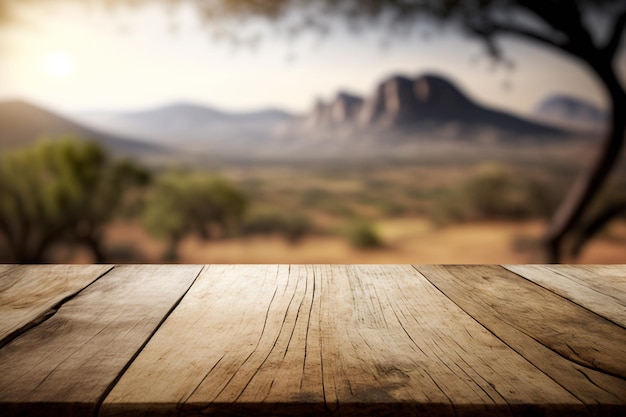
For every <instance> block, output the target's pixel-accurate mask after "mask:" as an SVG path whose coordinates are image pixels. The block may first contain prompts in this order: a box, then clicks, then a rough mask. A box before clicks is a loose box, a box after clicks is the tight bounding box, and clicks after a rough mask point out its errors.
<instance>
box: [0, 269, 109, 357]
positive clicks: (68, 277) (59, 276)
mask: <svg viewBox="0 0 626 417" xmlns="http://www.w3.org/2000/svg"><path fill="white" fill-rule="evenodd" d="M111 268H112V266H110V265H23V266H17V267H14V268H10V267H9V268H7V269H6V270H5V271H4V273H2V271H0V273H1V275H0V346H3V345H4V344H5V343H6V341H8V340H11V339H12V338H13V337H14V336H16V335H17V334H19V333H20V332H21V331H23V330H24V329H26V328H28V327H30V326H32V325H34V324H36V323H38V322H40V321H41V320H42V319H43V318H45V316H46V315H48V314H51V313H53V311H54V309H55V308H56V307H57V305H58V304H59V303H61V302H62V301H63V300H65V299H66V298H68V297H71V296H73V295H74V294H76V293H78V292H79V291H80V290H82V289H83V288H85V287H86V286H88V285H89V284H91V283H92V282H93V281H95V280H96V279H98V277H100V276H101V275H102V274H104V273H106V272H107V271H109V270H110V269H111Z"/></svg>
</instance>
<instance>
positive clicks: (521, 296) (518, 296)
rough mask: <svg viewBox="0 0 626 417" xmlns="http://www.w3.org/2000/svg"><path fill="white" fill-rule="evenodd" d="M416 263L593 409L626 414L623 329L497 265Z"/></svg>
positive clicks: (493, 331)
mask: <svg viewBox="0 0 626 417" xmlns="http://www.w3.org/2000/svg"><path fill="white" fill-rule="evenodd" d="M416 268H417V269H418V270H419V271H420V272H421V273H422V274H423V275H424V276H425V277H426V278H427V279H428V280H429V281H430V282H432V283H433V284H434V285H435V286H436V287H437V288H438V289H439V290H441V291H442V292H443V293H444V294H446V295H447V296H448V297H449V298H450V299H451V300H452V301H454V302H455V303H456V304H458V305H459V306H460V307H461V308H462V309H463V310H465V311H466V312H467V313H468V314H469V315H471V316H472V317H473V318H474V319H476V320H478V321H479V322H480V323H481V324H482V325H483V326H485V327H486V328H487V329H489V330H490V331H491V332H492V333H494V334H495V335H497V336H498V338H500V339H501V340H502V341H504V342H505V343H506V344H507V345H508V346H510V347H511V348H512V349H514V350H515V351H516V352H518V353H519V354H520V355H522V356H524V357H525V358H526V359H528V360H529V361H530V362H531V363H532V364H534V365H535V366H536V367H537V368H539V369H541V370H542V371H543V372H545V373H546V374H547V375H549V376H550V377H551V378H552V379H553V380H555V381H556V382H558V383H559V384H560V385H562V386H563V387H565V388H566V389H567V390H568V391H569V392H571V393H572V394H573V395H575V396H576V397H577V398H579V399H580V400H581V401H583V402H584V403H585V404H587V406H588V408H589V409H590V411H591V412H593V414H606V415H624V414H625V413H626V380H625V378H626V331H625V330H624V329H622V328H621V327H619V326H617V325H616V324H614V323H612V322H610V321H608V320H605V319H603V318H602V317H600V316H598V315H596V314H594V313H592V312H590V311H589V310H587V309H585V308H582V307H580V306H578V305H576V304H574V303H571V302H569V301H568V300H566V299H564V298H562V297H560V296H558V295H556V294H554V293H552V292H550V291H548V290H546V289H544V288H542V287H540V286H538V285H536V284H534V283H532V282H530V281H527V280H525V279H524V278H521V277H520V276H518V275H516V274H513V273H511V272H509V271H507V270H505V269H504V268H500V267H498V266H467V267H464V266H423V265H420V266H416ZM607 372H608V373H611V374H613V375H614V376H612V375H608V374H607Z"/></svg>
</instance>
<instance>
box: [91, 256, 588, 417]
mask: <svg viewBox="0 0 626 417" xmlns="http://www.w3.org/2000/svg"><path fill="white" fill-rule="evenodd" d="M539 412H541V414H543V415H557V414H561V413H564V414H566V415H570V416H572V415H586V414H587V410H586V408H585V407H584V406H583V405H582V403H581V402H580V401H578V400H577V399H576V398H574V397H573V396H572V395H571V394H569V393H568V392H567V391H566V390H564V389H563V388H562V387H561V386H559V385H558V384H556V383H555V382H554V381H552V380H551V379H550V378H548V377H547V376H546V375H545V374H544V373H543V372H541V371H540V370H538V369H537V368H536V367H535V366H533V365H532V364H531V363H529V362H528V361H526V360H525V359H524V358H522V357H521V356H520V355H518V354H517V353H515V352H514V351H512V350H511V349H510V348H509V347H508V346H507V345H505V344H504V343H502V342H501V341H500V340H498V338H496V337H494V336H493V335H492V334H491V333H490V332H489V331H487V330H486V329H485V328H484V327H483V326H482V325H480V324H479V323H477V322H476V321H475V320H473V319H472V318H471V317H469V316H468V315H467V314H466V313H464V312H463V311H462V310H461V309H460V308H458V307H457V306H456V305H455V304H454V303H453V302H451V301H450V300H449V299H448V298H447V297H446V296H444V295H443V294H442V293H441V292H439V291H438V290H437V289H436V288H435V287H434V286H433V285H432V284H431V283H429V282H428V281H427V280H426V279H425V278H424V277H423V276H421V275H420V274H419V273H417V272H416V271H415V269H413V268H412V267H410V266H340V265H338V266H286V265H282V266H211V267H210V268H208V269H205V271H203V273H202V274H201V275H200V277H199V278H198V279H197V280H196V282H195V284H194V286H193V287H192V288H191V289H190V291H189V292H188V293H187V295H186V296H185V298H184V299H183V300H182V301H181V303H180V305H179V306H178V307H177V308H176V310H175V311H174V312H173V313H172V314H171V315H170V316H169V317H168V319H167V320H166V322H165V323H164V324H163V325H162V326H161V327H160V328H159V331H158V332H157V333H156V334H155V335H154V337H153V338H152V339H151V340H150V342H149V343H148V344H147V345H146V347H145V348H144V349H143V350H142V352H141V353H140V354H139V356H138V357H137V358H136V360H135V361H133V363H132V365H131V366H130V367H129V369H128V370H127V371H126V372H125V373H124V375H123V376H122V378H121V379H120V381H119V382H118V383H117V384H116V385H115V387H114V388H113V390H112V391H111V393H110V394H109V395H108V396H107V398H106V399H105V401H104V403H103V404H102V407H101V409H100V411H99V416H101V417H103V416H131V415H132V416H139V415H198V416H199V415H337V414H341V415H345V416H351V415H392V414H394V413H395V415H417V414H419V415H429V416H440V415H446V416H454V415H456V416H463V415H476V414H477V413H481V415H512V414H513V415H518V414H523V413H526V414H527V415H529V414H528V413H539ZM179 413H180V414H179Z"/></svg>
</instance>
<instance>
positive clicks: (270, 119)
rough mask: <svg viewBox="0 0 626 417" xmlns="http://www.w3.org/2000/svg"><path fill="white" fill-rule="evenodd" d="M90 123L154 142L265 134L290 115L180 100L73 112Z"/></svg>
mask: <svg viewBox="0 0 626 417" xmlns="http://www.w3.org/2000/svg"><path fill="white" fill-rule="evenodd" d="M74 117H75V119H76V120H80V121H81V122H82V123H85V124H87V125H89V126H91V127H96V128H102V129H107V130H108V131H111V132H116V133H119V134H127V135H133V136H136V137H142V138H144V139H146V140H149V141H151V142H154V143H162V144H169V143H171V141H175V143H176V144H177V145H185V144H200V145H201V144H203V143H211V142H214V141H222V140H224V139H232V140H241V139H254V138H259V137H261V138H266V137H268V136H271V133H272V131H273V129H275V128H276V126H278V125H280V124H281V123H283V122H286V121H288V120H291V118H292V117H293V116H292V115H290V114H289V113H287V112H285V111H282V110H277V109H263V110H259V111H252V112H243V113H230V112H225V111H222V110H218V109H215V108H212V107H206V106H203V105H198V104H193V103H187V102H179V103H172V104H169V105H164V106H160V107H156V108H153V109H148V110H142V111H132V112H92V113H82V114H76V115H74Z"/></svg>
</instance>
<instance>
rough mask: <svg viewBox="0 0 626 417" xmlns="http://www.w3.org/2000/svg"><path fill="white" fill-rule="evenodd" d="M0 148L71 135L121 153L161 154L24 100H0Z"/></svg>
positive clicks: (158, 151)
mask: <svg viewBox="0 0 626 417" xmlns="http://www.w3.org/2000/svg"><path fill="white" fill-rule="evenodd" d="M0 126H1V127H0V149H3V150H7V149H16V148H20V147H23V146H27V145H30V144H32V143H34V142H36V141H37V140H39V139H41V138H55V137H58V136H73V137H76V138H80V139H85V140H93V141H96V142H98V143H100V144H101V145H102V146H103V147H104V148H106V149H108V150H109V151H110V152H113V153H114V154H118V155H125V156H148V155H155V154H160V153H163V152H164V151H165V150H164V149H163V148H161V147H158V146H155V145H150V144H146V143H142V142H138V141H135V140H129V139H126V138H124V137H121V136H116V135H111V134H107V133H104V132H101V131H98V130H95V129H91V128H88V127H85V126H82V125H80V124H78V123H75V122H73V121H70V120H68V119H66V118H64V117H62V116H60V115H57V114H55V113H53V112H51V111H49V110H45V109H43V108H41V107H38V106H36V105H33V104H30V103H27V102H24V101H18V100H13V101H5V102H0Z"/></svg>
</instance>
